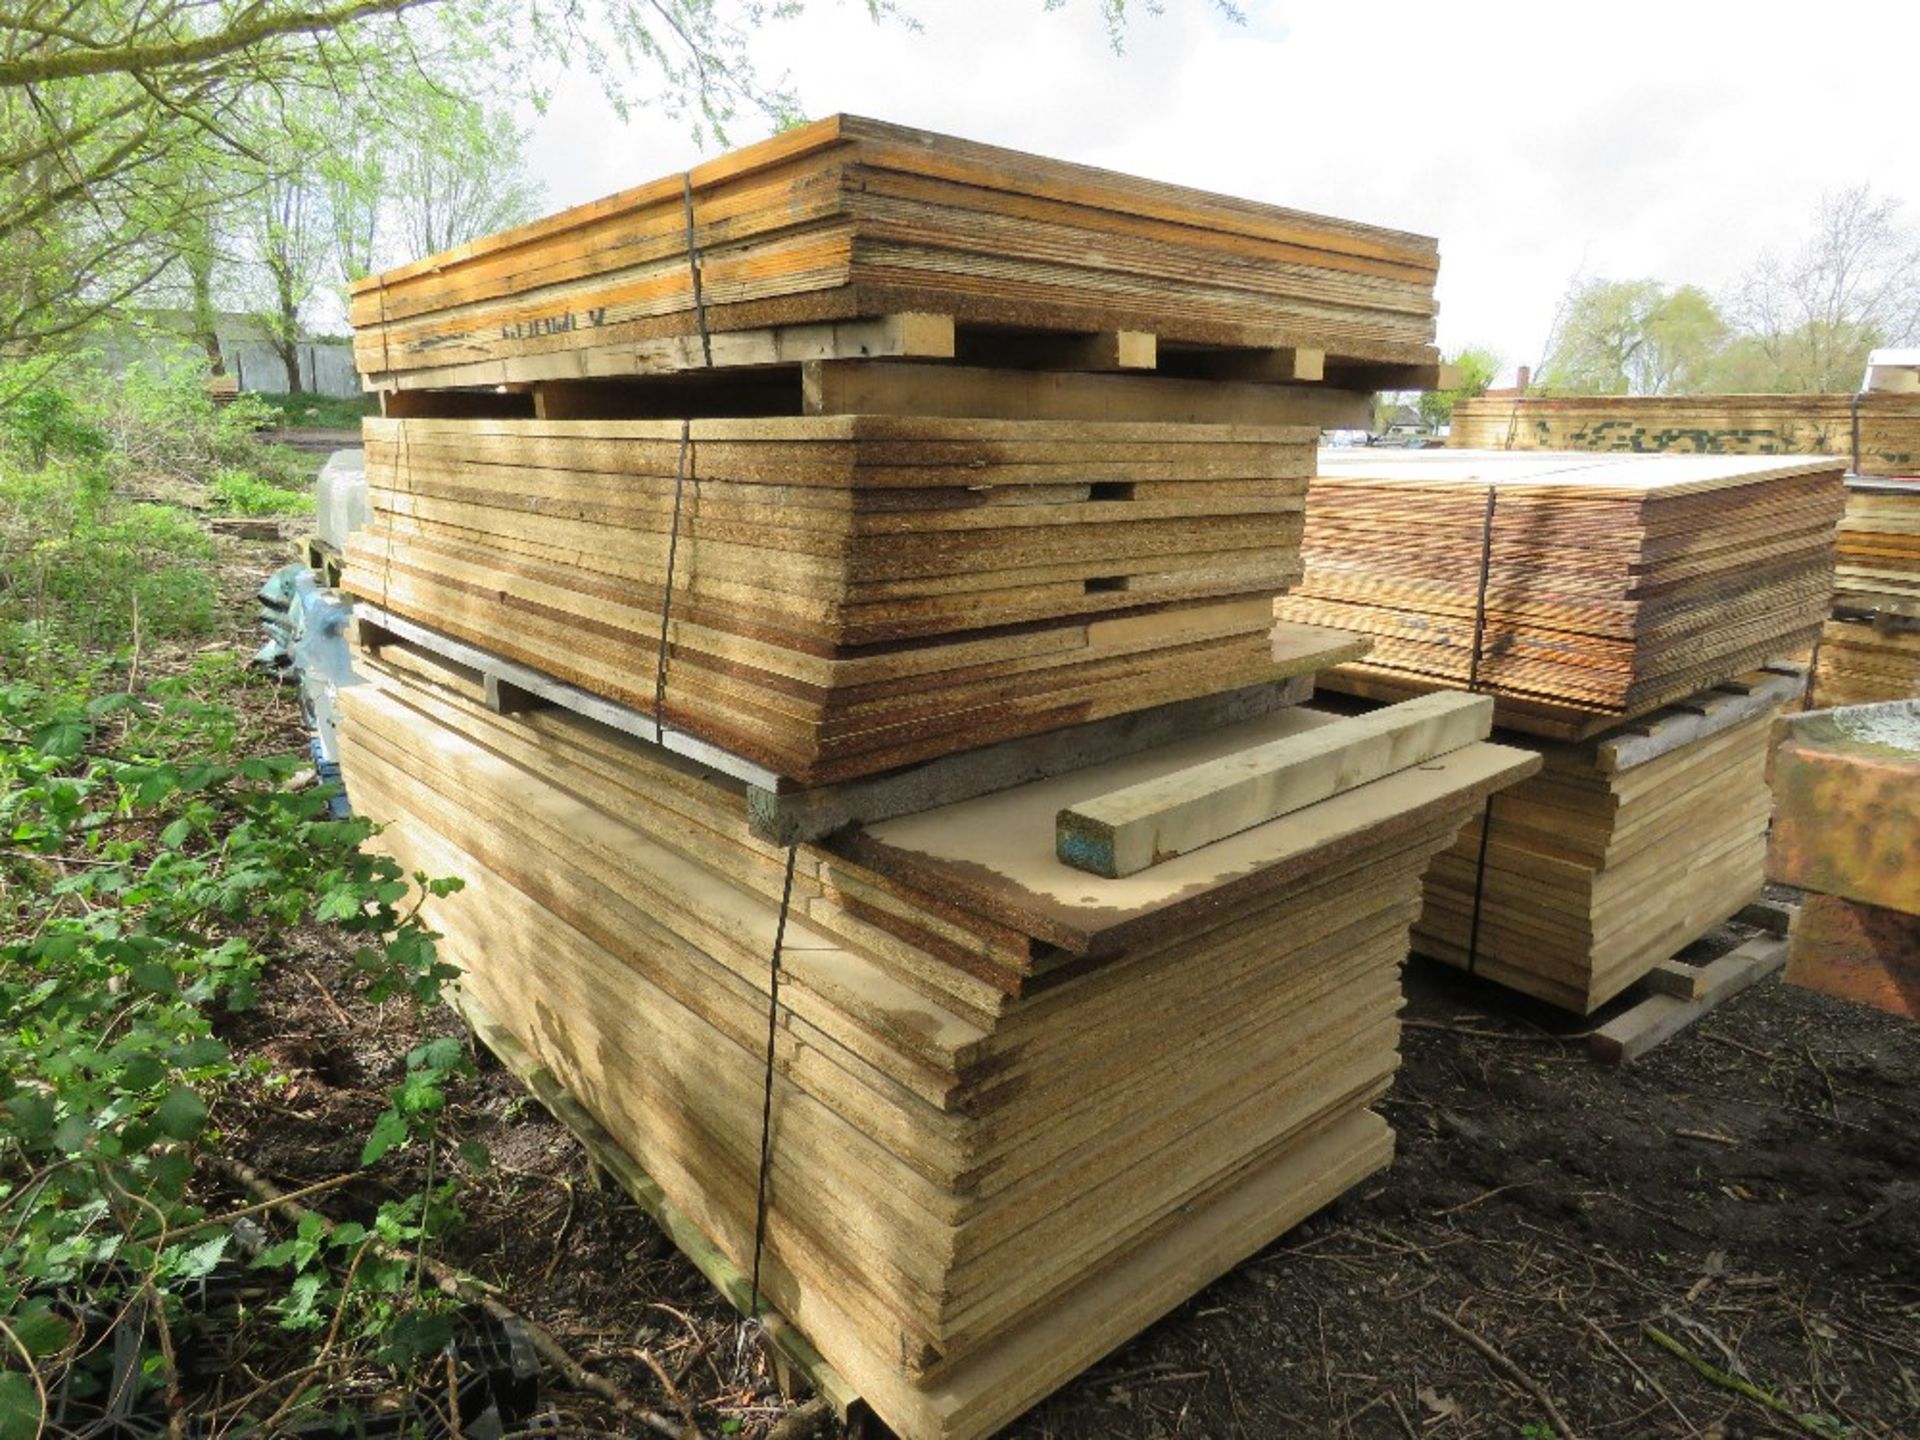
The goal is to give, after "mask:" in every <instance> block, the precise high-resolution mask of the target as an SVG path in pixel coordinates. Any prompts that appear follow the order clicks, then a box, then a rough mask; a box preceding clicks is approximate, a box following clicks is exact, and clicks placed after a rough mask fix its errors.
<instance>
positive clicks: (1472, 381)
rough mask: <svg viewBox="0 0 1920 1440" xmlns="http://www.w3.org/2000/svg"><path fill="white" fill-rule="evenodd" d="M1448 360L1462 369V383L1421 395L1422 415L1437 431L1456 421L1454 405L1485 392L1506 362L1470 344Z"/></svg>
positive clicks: (1458, 368)
mask: <svg viewBox="0 0 1920 1440" xmlns="http://www.w3.org/2000/svg"><path fill="white" fill-rule="evenodd" d="M1447 363H1448V364H1449V365H1451V366H1453V368H1454V369H1455V370H1457V371H1458V372H1459V374H1460V383H1459V384H1458V385H1457V386H1455V387H1454V388H1453V389H1451V390H1428V391H1426V392H1425V393H1424V394H1422V395H1421V397H1420V418H1421V420H1422V421H1424V422H1425V423H1426V424H1428V425H1430V426H1432V427H1433V428H1434V429H1436V430H1437V429H1439V428H1440V427H1441V426H1442V425H1446V424H1449V423H1450V422H1451V421H1452V420H1453V407H1454V406H1455V405H1457V404H1458V403H1459V402H1460V401H1462V400H1465V399H1468V398H1470V397H1472V396H1475V395H1484V394H1486V393H1487V388H1488V387H1489V386H1491V385H1492V384H1493V381H1494V377H1495V376H1497V375H1499V373H1500V366H1501V365H1502V364H1503V363H1504V362H1503V361H1502V360H1501V358H1500V356H1499V354H1498V353H1497V352H1496V351H1493V350H1490V349H1488V348H1487V347H1486V346H1484V345H1469V346H1468V347H1467V348H1466V349H1464V350H1459V351H1456V352H1455V353H1454V354H1452V355H1450V356H1448V357H1447Z"/></svg>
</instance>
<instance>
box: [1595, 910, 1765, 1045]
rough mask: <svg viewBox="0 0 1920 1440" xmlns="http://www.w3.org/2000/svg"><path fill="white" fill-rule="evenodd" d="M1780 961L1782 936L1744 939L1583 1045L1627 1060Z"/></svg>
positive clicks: (1760, 977)
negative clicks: (1686, 983) (1687, 983)
mask: <svg viewBox="0 0 1920 1440" xmlns="http://www.w3.org/2000/svg"><path fill="white" fill-rule="evenodd" d="M1786 963H1787V945H1786V942H1785V941H1783V940H1779V939H1776V938H1775V937H1773V936H1771V935H1768V936H1763V937H1761V938H1759V939H1757V940H1749V941H1748V942H1747V943H1746V944H1744V945H1742V946H1740V947H1739V948H1738V949H1736V950H1731V951H1729V952H1728V953H1727V954H1725V955H1722V956H1721V957H1720V958H1719V959H1717V960H1714V961H1711V962H1709V963H1708V964H1706V965H1703V966H1702V967H1700V971H1699V975H1698V978H1697V981H1696V983H1695V985H1694V986H1693V988H1692V992H1691V993H1690V994H1689V995H1685V996H1681V995H1673V994H1656V995H1651V996H1649V997H1648V998H1647V999H1645V1000H1642V1001H1641V1002H1640V1003H1639V1004H1638V1005H1635V1006H1634V1007H1633V1008H1632V1009H1630V1010H1627V1011H1625V1012H1624V1013H1622V1014H1620V1015H1617V1016H1615V1017H1614V1018H1613V1019H1612V1020H1609V1021H1608V1022H1607V1023H1606V1024H1605V1025H1603V1026H1601V1027H1600V1028H1599V1029H1598V1030H1595V1031H1594V1032H1593V1033H1592V1034H1591V1035H1589V1036H1588V1037H1587V1045H1588V1048H1589V1049H1590V1050H1591V1051H1592V1053H1593V1056H1594V1058H1595V1059H1597V1060H1600V1061H1603V1062H1604V1063H1606V1064H1608V1065H1627V1064H1631V1063H1632V1062H1633V1061H1635V1060H1637V1059H1639V1058H1640V1057H1641V1056H1642V1055H1645V1054H1646V1053H1647V1052H1648V1051H1649V1050H1651V1049H1653V1048H1654V1047H1655V1046H1657V1045H1659V1044H1661V1043H1663V1042H1665V1041H1667V1040H1671V1039H1672V1038H1673V1037H1674V1036H1675V1035H1678V1034H1679V1033H1680V1032H1681V1031H1683V1030H1685V1029H1686V1028H1687V1027H1688V1026H1690V1025H1692V1024H1693V1023H1694V1022H1695V1021H1696V1020H1698V1019H1700V1017H1701V1016H1703V1015H1705V1014H1707V1012H1708V1011H1710V1010H1712V1009H1714V1007H1716V1006H1718V1005H1720V1004H1722V1003H1724V1002H1725V1001H1728V1000H1731V999H1732V998H1733V997H1734V996H1736V995H1738V994H1740V993H1741V992H1743V991H1745V990H1748V989H1750V988H1752V987H1753V986H1754V985H1757V984H1759V983H1760V981H1762V980H1764V979H1766V978H1767V976H1769V975H1771V974H1773V973H1774V972H1775V971H1777V970H1779V969H1780V967H1781V966H1782V965H1784V964H1786Z"/></svg>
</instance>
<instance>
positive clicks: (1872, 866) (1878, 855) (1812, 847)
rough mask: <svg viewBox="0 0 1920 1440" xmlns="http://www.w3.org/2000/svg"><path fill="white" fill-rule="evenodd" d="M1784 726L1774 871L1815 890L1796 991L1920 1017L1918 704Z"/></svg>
mask: <svg viewBox="0 0 1920 1440" xmlns="http://www.w3.org/2000/svg"><path fill="white" fill-rule="evenodd" d="M1783 728H1784V731H1785V733H1784V734H1783V735H1782V736H1781V738H1780V742H1779V744H1778V746H1777V748H1776V749H1775V751H1774V756H1773V767H1772V775H1771V780H1772V784H1773V793H1774V800H1775V809H1774V818H1773V830H1772V835H1771V844H1770V847H1769V850H1768V855H1767V873H1768V876H1769V878H1771V879H1773V880H1777V881H1779V882H1780V883H1781V884H1784V885H1794V886H1797V887H1799V888H1800V889H1801V890H1803V891H1805V892H1807V893H1806V894H1805V895H1803V896H1802V898H1801V902H1800V908H1799V910H1798V912H1797V913H1796V914H1795V916H1794V918H1793V922H1792V924H1791V926H1790V927H1789V929H1788V932H1787V943H1788V952H1787V973H1786V979H1787V982H1788V983H1789V984H1793V985H1801V986H1804V987H1806V988H1807V989H1810V990H1818V991H1821V992H1823V993H1825V994H1829V995H1836V996H1839V997H1841V998H1842V999H1848V1000H1855V1001H1859V1002H1862V1003H1864V1004H1868V1005H1874V1006H1878V1007H1879V1008H1880V1009H1883V1010H1887V1011H1891V1012H1892V1013H1893V1014H1896V1015H1903V1016H1905V1017H1906V1018H1908V1019H1910V1020H1916V1019H1920V700H1899V701H1891V702H1888V703H1884V704H1879V705H1856V706H1847V707H1844V708H1840V709H1834V710H1817V711H1813V712H1810V713H1808V714H1804V715H1795V716H1793V717H1791V718H1790V719H1789V720H1787V721H1786V722H1785V725H1784V727H1783Z"/></svg>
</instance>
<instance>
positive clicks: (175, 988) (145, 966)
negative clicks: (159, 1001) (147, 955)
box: [127, 961, 180, 995]
mask: <svg viewBox="0 0 1920 1440" xmlns="http://www.w3.org/2000/svg"><path fill="white" fill-rule="evenodd" d="M127 978H128V979H129V980H131V981H133V983H134V984H135V985H138V986H139V987H140V988H141V989H142V990H145V991H147V992H148V993H149V994H153V995H178V994H179V993H180V983H179V981H178V980H177V979H175V977H174V973H173V970H172V968H171V967H170V966H166V965H161V964H158V963H156V962H154V961H147V962H145V963H142V964H139V965H135V966H133V967H132V968H131V969H129V970H128V971H127Z"/></svg>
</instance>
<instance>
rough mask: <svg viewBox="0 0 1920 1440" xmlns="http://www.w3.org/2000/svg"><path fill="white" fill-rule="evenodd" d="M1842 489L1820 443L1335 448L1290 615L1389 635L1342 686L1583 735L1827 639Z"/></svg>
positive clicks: (1334, 680)
mask: <svg viewBox="0 0 1920 1440" xmlns="http://www.w3.org/2000/svg"><path fill="white" fill-rule="evenodd" d="M1843 496H1844V492H1843V487H1842V483H1841V471H1840V469H1839V467H1838V466H1837V465H1836V464H1835V463H1834V462H1832V461H1830V460H1821V459H1813V458H1806V457H1800V458H1788V459H1780V460H1742V459H1732V458H1718V457H1707V456H1644V457H1643V456H1597V455H1518V454H1502V453H1469V452H1462V451H1453V450H1440V451H1404V452H1397V453H1394V454H1387V453H1383V452H1363V453H1355V452H1342V451H1325V452H1323V453H1322V458H1321V473H1320V475H1319V476H1318V477H1317V478H1316V479H1315V481H1314V484H1313V487H1312V494H1311V499H1310V502H1309V506H1308V523H1307V534H1306V541H1305V553H1306V567H1307V573H1306V577H1305V579H1304V580H1303V581H1302V582H1301V584H1300V585H1299V586H1298V587H1297V588H1296V589H1295V591H1294V592H1293V593H1292V594H1290V595H1288V596H1287V597H1285V598H1284V599H1282V600H1281V601H1280V602H1279V604H1278V606H1277V612H1278V614H1279V615H1280V616H1281V617H1282V618H1283V619H1286V620H1291V621H1300V622H1309V623H1314V624H1321V625H1334V626H1339V627H1342V628H1345V629H1349V630H1354V631H1358V632H1360V633H1362V634H1366V635H1369V636H1371V637H1373V639H1374V648H1373V650H1372V651H1371V652H1370V653H1369V655H1368V656H1367V657H1366V659H1365V661H1364V662H1361V663H1357V664H1353V665H1348V666H1344V667H1342V668H1341V669H1339V670H1338V671H1336V672H1334V674H1333V676H1332V677H1331V678H1330V679H1329V681H1328V682H1327V683H1329V684H1330V685H1332V686H1334V687H1336V688H1343V689H1347V690H1349V691H1351V692H1353V693H1359V694H1367V695H1371V696H1375V697H1377V698H1389V699H1394V698H1401V697H1403V696H1405V695H1407V694H1414V693H1419V692H1420V691H1422V690H1428V689H1433V688H1436V687H1440V688H1444V687H1461V688H1466V689H1470V690H1477V691H1481V692H1484V693H1489V694H1492V695H1493V696H1494V697H1495V699H1496V702H1497V705H1498V710H1497V716H1498V718H1497V722H1496V723H1498V724H1499V725H1501V726H1503V727H1508V728H1512V729H1517V730H1524V731H1526V732H1528V733H1532V734H1539V735H1545V736H1549V737H1553V738H1562V739H1576V738H1581V737H1584V736H1589V735H1593V734H1597V733H1599V732H1600V731H1601V730H1603V729H1605V728H1606V727H1608V726H1609V725H1612V724H1616V723H1618V722H1619V721H1620V720H1622V719H1626V718H1630V717H1632V716H1635V715H1640V714H1644V713H1646V712H1647V711H1649V710H1652V709H1654V708H1656V707H1658V706H1660V705H1662V704H1666V703H1668V702H1670V701H1674V700H1678V699H1681V698H1683V697H1684V696H1686V695H1688V694H1691V693H1692V692H1693V691H1695V690H1698V689H1700V688H1702V687H1704V686H1708V685H1712V684H1714V683H1716V682H1718V681H1720V680H1723V679H1726V678H1727V677H1729V676H1732V675H1735V674H1738V673H1740V672H1742V671H1744V670H1747V669H1750V668H1752V667H1754V666H1756V665H1760V664H1764V663H1766V662H1767V661H1768V660H1770V659H1772V658H1775V657H1777V656H1780V655H1783V654H1792V653H1795V652H1797V651H1800V650H1803V649H1805V648H1807V647H1809V646H1810V645H1811V644H1812V642H1813V640H1814V639H1815V637H1816V636H1817V635H1818V633H1819V627H1820V623H1821V621H1822V619H1823V618H1824V617H1825V615H1826V612H1827V606H1828V602H1829V600H1830V598H1831V595H1832V589H1833V549H1834V526H1835V523H1836V522H1837V521H1838V519H1839V517H1840V512H1841V508H1842V504H1843Z"/></svg>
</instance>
